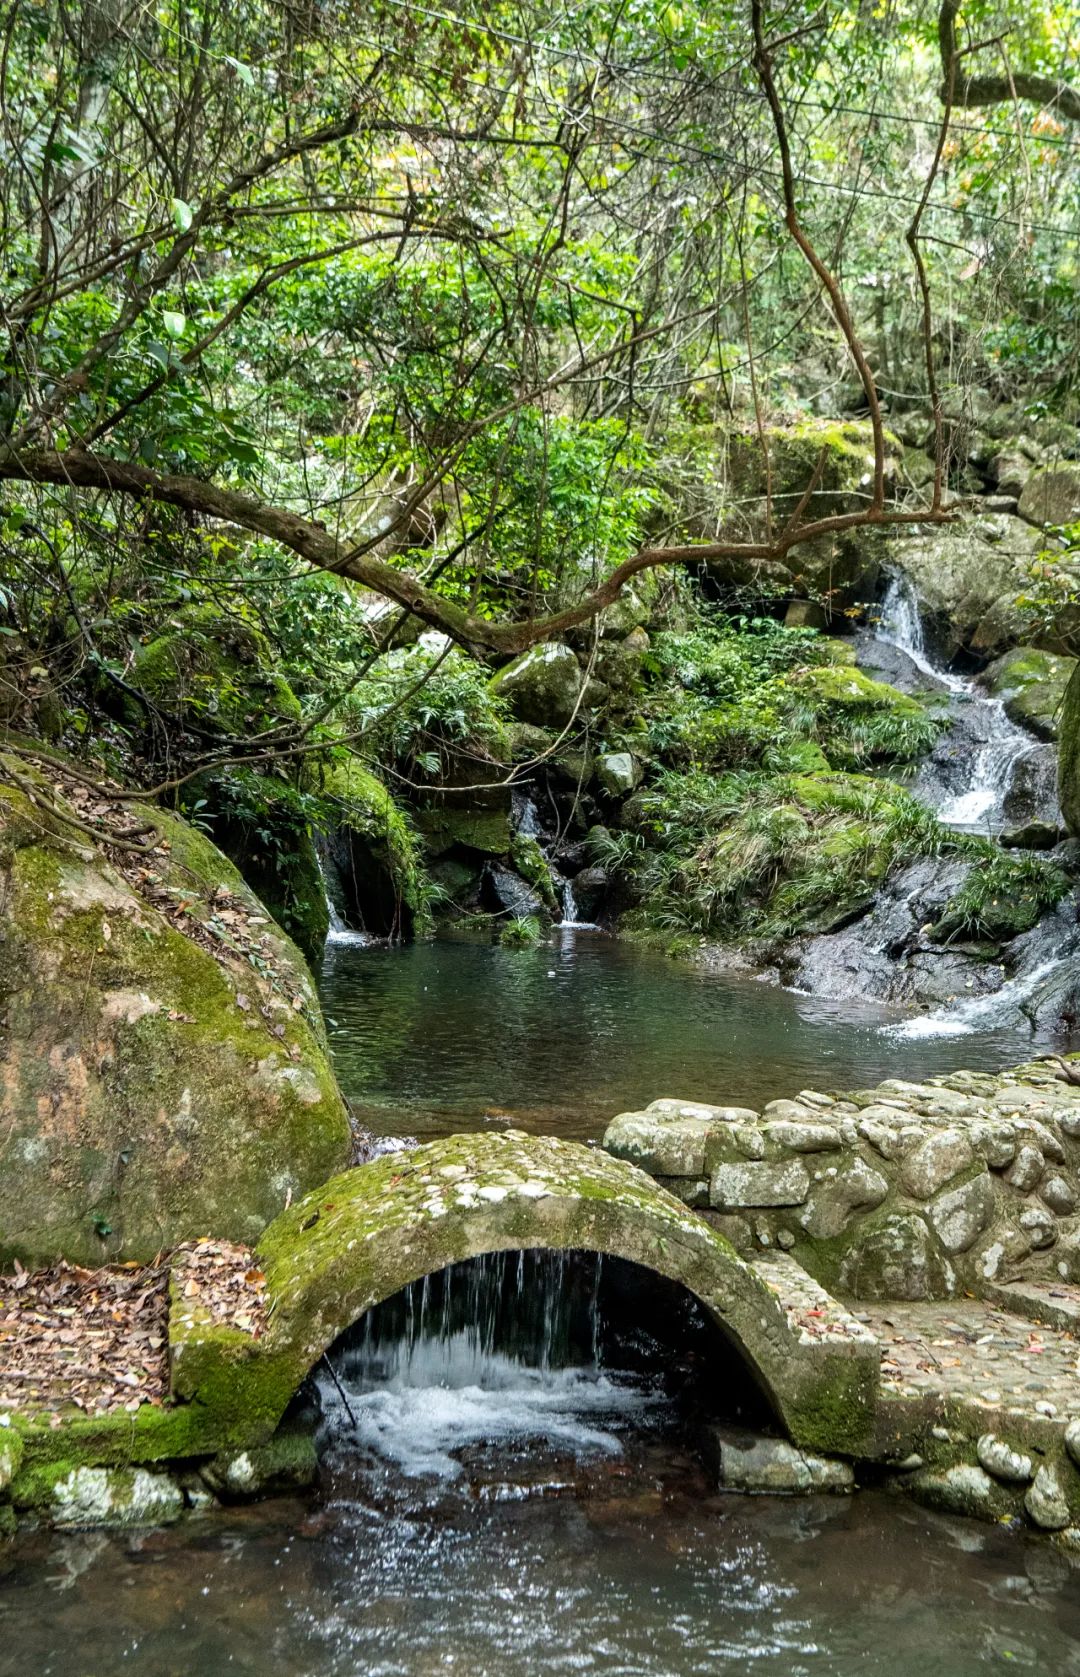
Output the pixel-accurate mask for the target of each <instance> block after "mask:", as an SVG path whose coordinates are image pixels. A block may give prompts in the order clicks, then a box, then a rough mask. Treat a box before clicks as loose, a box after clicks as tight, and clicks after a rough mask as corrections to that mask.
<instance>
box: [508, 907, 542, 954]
mask: <svg viewBox="0 0 1080 1677" xmlns="http://www.w3.org/2000/svg"><path fill="white" fill-rule="evenodd" d="M543 935H544V930H543V927H542V926H541V924H540V922H539V920H537V918H536V916H535V915H534V914H526V915H516V916H515V917H514V919H513V920H508V921H507V923H506V925H505V926H504V927H503V928H502V930H501V932H500V933H499V942H500V943H501V944H502V946H503V948H504V949H533V948H535V946H536V945H537V944H538V943H539V942H540V940H541V938H542V937H543Z"/></svg>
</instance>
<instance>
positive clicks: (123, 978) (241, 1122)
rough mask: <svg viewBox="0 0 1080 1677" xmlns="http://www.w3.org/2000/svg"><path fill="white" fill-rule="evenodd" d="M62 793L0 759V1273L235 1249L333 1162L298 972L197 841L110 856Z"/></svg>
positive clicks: (333, 1139) (334, 1116)
mask: <svg viewBox="0 0 1080 1677" xmlns="http://www.w3.org/2000/svg"><path fill="white" fill-rule="evenodd" d="M71 790H72V786H71V783H69V782H66V781H65V779H64V776H63V773H62V771H59V770H58V771H57V774H56V776H54V775H53V773H52V772H50V773H49V774H48V776H47V777H46V776H45V775H44V774H42V773H41V771H40V770H37V771H33V770H31V769H30V768H28V766H27V764H26V763H25V761H24V760H22V759H18V758H13V757H11V756H8V755H6V754H0V1054H2V1059H3V1082H2V1093H0V1138H2V1139H0V1145H2V1149H3V1161H2V1169H0V1262H5V1261H6V1262H10V1261H11V1259H13V1258H16V1257H17V1258H19V1259H20V1260H22V1261H23V1262H25V1263H40V1262H48V1261H51V1260H52V1259H55V1258H57V1257H65V1258H67V1259H69V1260H71V1261H72V1262H77V1263H83V1264H95V1263H101V1262H102V1261H103V1260H105V1259H115V1258H122V1259H132V1260H140V1261H142V1260H147V1259H150V1258H152V1257H153V1256H154V1255H155V1253H157V1252H159V1251H160V1250H162V1249H163V1248H165V1247H169V1246H173V1245H175V1244H176V1243H177V1242H179V1241H183V1240H186V1239H189V1238H191V1237H194V1236H198V1235H203V1234H211V1235H216V1236H220V1237H222V1238H228V1239H233V1240H238V1241H252V1240H254V1239H255V1238H257V1236H258V1234H259V1232H260V1231H261V1229H262V1228H263V1227H264V1226H265V1224H266V1223H267V1222H268V1221H269V1220H270V1219H271V1218H272V1217H273V1216H274V1215H275V1214H276V1213H277V1212H278V1211H280V1210H281V1208H282V1207H283V1206H285V1205H287V1204H288V1203H289V1201H290V1199H295V1198H296V1197H298V1196H299V1195H301V1194H303V1193H304V1192H306V1191H307V1190H309V1189H310V1188H312V1187H313V1186H315V1185H316V1184H317V1183H319V1182H321V1181H322V1180H323V1179H324V1178H325V1177H326V1176H328V1175H329V1174H331V1173H332V1172H333V1171H335V1170H338V1169H340V1168H341V1167H342V1166H343V1165H344V1164H345V1163H346V1162H347V1159H348V1157H349V1151H350V1141H351V1138H350V1126H349V1121H348V1116H347V1113H346V1110H345V1106H344V1103H343V1101H342V1098H341V1095H340V1093H339V1091H338V1089H337V1086H336V1084H335V1081H334V1077H333V1074H332V1072H331V1069H330V1064H329V1060H328V1056H327V1049H326V1043H325V1039H324V1035H323V1029H322V1023H321V1018H320V1014H319V1008H318V1002H317V999H316V996H315V990H314V986H313V983H312V980H311V976H310V973H309V972H308V970H307V967H306V965H305V963H304V961H303V958H302V957H301V955H300V953H299V951H298V950H297V949H296V948H295V946H294V945H293V944H292V943H291V942H290V941H289V939H288V938H286V937H285V935H284V934H283V933H282V932H281V931H280V930H279V928H278V927H277V926H276V925H275V924H274V922H273V921H272V920H271V919H270V918H269V917H268V915H267V914H266V912H265V910H264V909H263V907H262V904H261V903H260V902H259V900H258V899H257V898H256V897H255V896H254V894H253V893H252V892H251V891H250V890H249V889H248V887H247V886H246V885H245V884H244V882H243V880H242V879H241V877H240V875H239V873H238V872H237V871H236V869H235V868H234V867H233V866H232V865H231V864H230V863H229V862H228V861H227V860H226V858H225V857H224V856H223V855H222V854H221V852H220V851H219V850H217V849H216V848H215V847H214V845H212V844H211V843H210V841H209V840H208V839H207V838H206V837H205V836H204V835H203V834H202V833H200V832H197V831H196V830H194V829H193V828H192V827H190V826H188V825H187V824H186V823H185V822H184V821H182V820H181V819H180V818H179V817H176V816H173V815H169V814H167V813H164V812H162V811H160V810H157V809H152V808H149V807H146V808H143V807H140V806H136V817H137V820H138V821H139V822H145V823H148V824H153V825H154V826H156V828H157V829H158V832H159V833H160V835H161V837H160V841H159V842H158V844H157V845H156V846H155V848H154V849H153V850H152V851H149V852H147V853H145V854H136V853H135V852H132V851H123V850H112V851H111V852H105V851H103V850H102V849H101V848H100V846H98V845H97V844H95V843H93V842H91V841H90V840H89V839H88V838H87V837H86V836H85V835H84V834H82V833H80V832H79V831H78V830H77V829H75V828H73V827H72V826H71V825H69V824H68V823H67V822H66V821H64V820H62V819H60V818H59V817H58V816H57V815H56V814H55V813H53V810H52V809H50V807H49V806H50V805H52V806H54V807H55V808H59V809H61V810H64V809H67V810H70V807H71V806H70V805H69V804H67V803H66V802H65V793H66V792H70V791H71Z"/></svg>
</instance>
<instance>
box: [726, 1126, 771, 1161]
mask: <svg viewBox="0 0 1080 1677" xmlns="http://www.w3.org/2000/svg"><path fill="white" fill-rule="evenodd" d="M731 1133H732V1137H733V1139H734V1142H735V1145H736V1147H737V1148H738V1149H739V1152H740V1153H741V1154H742V1156H743V1158H744V1159H763V1158H764V1157H765V1137H764V1136H763V1135H762V1133H761V1131H760V1130H757V1129H752V1128H751V1127H750V1125H749V1124H736V1125H734V1126H733V1127H732V1131H731Z"/></svg>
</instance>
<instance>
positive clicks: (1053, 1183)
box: [1039, 1176, 1076, 1217]
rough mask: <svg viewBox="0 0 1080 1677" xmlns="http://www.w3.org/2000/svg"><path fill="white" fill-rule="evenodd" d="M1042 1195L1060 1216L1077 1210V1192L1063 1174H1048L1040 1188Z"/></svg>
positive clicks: (1065, 1215)
mask: <svg viewBox="0 0 1080 1677" xmlns="http://www.w3.org/2000/svg"><path fill="white" fill-rule="evenodd" d="M1039 1194H1040V1197H1041V1198H1042V1199H1043V1201H1044V1202H1045V1204H1047V1205H1048V1206H1049V1207H1050V1210H1051V1211H1056V1212H1057V1214H1058V1216H1059V1217H1068V1216H1069V1215H1070V1213H1071V1212H1073V1211H1075V1210H1076V1193H1075V1191H1074V1189H1073V1188H1072V1187H1070V1185H1069V1183H1068V1182H1066V1180H1065V1178H1064V1177H1063V1176H1048V1177H1047V1179H1046V1181H1045V1182H1044V1183H1043V1184H1042V1186H1041V1187H1040V1189H1039Z"/></svg>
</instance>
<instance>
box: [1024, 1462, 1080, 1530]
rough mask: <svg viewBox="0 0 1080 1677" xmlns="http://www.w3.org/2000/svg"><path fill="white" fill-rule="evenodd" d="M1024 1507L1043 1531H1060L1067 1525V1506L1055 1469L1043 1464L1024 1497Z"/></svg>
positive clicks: (1068, 1516) (1068, 1515) (1068, 1518)
mask: <svg viewBox="0 0 1080 1677" xmlns="http://www.w3.org/2000/svg"><path fill="white" fill-rule="evenodd" d="M1024 1507H1025V1508H1026V1509H1027V1511H1028V1516H1029V1518H1030V1519H1032V1520H1033V1521H1034V1522H1035V1524H1036V1525H1037V1526H1041V1527H1042V1529H1043V1531H1060V1530H1061V1529H1062V1527H1063V1526H1067V1525H1068V1524H1069V1520H1070V1514H1069V1504H1068V1500H1067V1498H1066V1496H1065V1492H1064V1490H1063V1489H1062V1485H1061V1481H1060V1479H1059V1478H1058V1471H1057V1468H1056V1467H1052V1466H1051V1465H1050V1464H1049V1463H1045V1462H1044V1463H1043V1465H1042V1467H1040V1469H1039V1471H1038V1473H1036V1475H1035V1483H1034V1484H1033V1485H1031V1486H1030V1487H1029V1488H1028V1491H1027V1494H1026V1495H1025V1497H1024Z"/></svg>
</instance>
